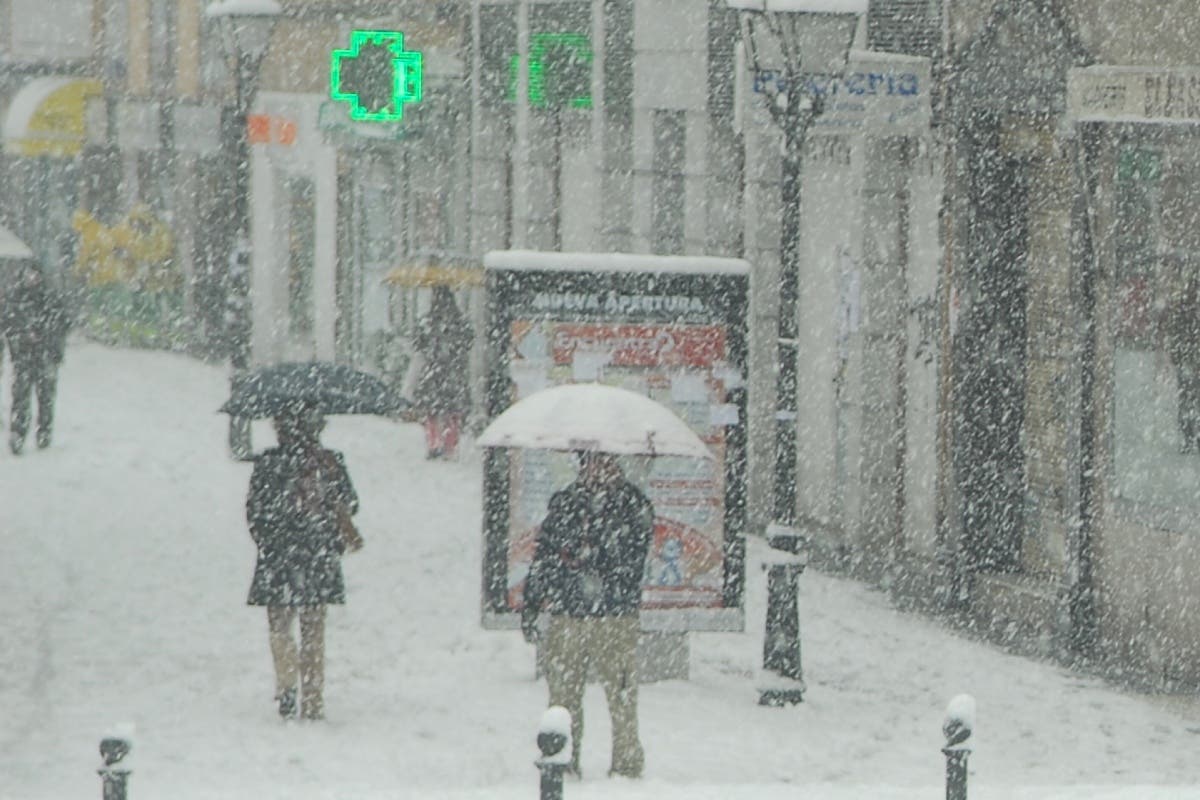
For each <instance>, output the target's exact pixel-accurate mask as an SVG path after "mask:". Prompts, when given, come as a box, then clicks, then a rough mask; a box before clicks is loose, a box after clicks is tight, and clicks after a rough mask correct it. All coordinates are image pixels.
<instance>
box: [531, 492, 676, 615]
mask: <svg viewBox="0 0 1200 800" xmlns="http://www.w3.org/2000/svg"><path fill="white" fill-rule="evenodd" d="M653 536H654V507H653V506H652V505H651V504H650V501H649V500H647V499H646V496H645V495H644V494H642V492H641V491H640V490H639V489H638V488H637V487H636V486H634V485H633V484H632V483H629V482H628V481H626V480H624V479H622V480H620V481H619V482H617V483H615V484H613V485H610V486H606V487H599V488H597V487H590V486H586V485H584V484H582V483H580V482H578V481H577V482H575V483H573V484H571V485H570V486H568V487H567V488H565V489H561V490H559V491H557V492H555V493H554V494H553V495H552V496H551V498H550V503H549V507H548V510H547V513H546V518H545V519H544V520H543V521H542V527H541V531H540V532H539V533H538V537H537V547H536V550H535V551H534V556H533V563H532V565H531V566H530V568H529V578H528V580H527V581H526V583H525V605H526V607H527V608H533V609H539V610H546V611H549V612H551V613H554V614H567V615H569V616H572V617H609V616H625V615H629V614H636V613H637V612H638V607H639V605H640V604H641V599H642V579H643V575H644V574H645V570H646V556H647V554H648V553H649V551H650V543H651V540H652V539H653Z"/></svg>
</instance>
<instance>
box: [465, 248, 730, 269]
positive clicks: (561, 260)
mask: <svg viewBox="0 0 1200 800" xmlns="http://www.w3.org/2000/svg"><path fill="white" fill-rule="evenodd" d="M483 267H484V269H485V270H523V271H530V272H540V271H545V272H643V273H675V274H679V273H685V274H691V275H749V274H750V263H749V262H748V261H746V260H745V259H741V258H717V257H714V256H656V255H642V254H636V253H558V252H550V251H543V250H493V251H491V252H489V253H487V254H485V255H484V257H483Z"/></svg>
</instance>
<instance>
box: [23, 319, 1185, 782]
mask: <svg viewBox="0 0 1200 800" xmlns="http://www.w3.org/2000/svg"><path fill="white" fill-rule="evenodd" d="M225 391H226V373H225V371H224V370H223V369H220V368H217V367H213V366H208V365H203V364H199V363H196V362H194V361H192V360H189V359H187V358H185V357H182V356H178V355H172V354H164V353H155V352H130V351H120V350H112V349H107V348H103V347H100V346H97V345H94V344H89V343H84V342H74V343H73V344H72V347H71V348H70V350H69V352H68V357H67V362H66V364H65V366H64V368H63V371H62V376H61V387H60V397H59V405H58V408H59V423H58V426H57V429H56V437H55V442H54V446H53V447H52V448H51V449H49V450H47V451H37V450H36V449H34V450H32V451H31V452H28V453H27V454H26V455H25V456H22V457H21V458H15V457H13V456H11V455H10V454H9V453H8V451H7V449H3V450H0V520H3V521H2V522H0V526H2V528H0V530H2V533H0V609H2V610H3V615H4V616H3V619H4V621H3V623H0V798H2V799H3V800H10V799H11V800H42V798H45V799H46V800H50V799H51V798H53V800H64V799H65V798H76V799H78V798H86V797H98V796H99V792H100V781H99V778H98V777H97V776H96V774H95V768H96V767H97V766H98V764H99V756H98V753H97V749H96V748H97V744H98V742H99V739H100V738H101V736H102V735H103V734H105V733H106V732H108V731H109V730H111V729H112V728H113V726H114V725H116V724H120V723H132V724H133V725H135V726H136V733H135V738H134V752H133V755H132V756H131V758H130V762H129V763H130V766H131V767H132V769H133V770H134V773H133V776H132V778H131V782H130V790H129V796H130V800H155V799H156V798H171V799H172V800H192V798H213V799H214V800H215V799H216V798H221V799H222V800H239V799H244V800H272V799H273V798H281V799H282V798H289V800H290V799H292V798H335V797H336V798H422V800H436V799H438V798H446V799H447V800H449V799H451V798H453V799H455V800H476V799H477V798H479V799H481V798H496V799H497V800H509V799H510V798H513V799H514V800H515V798H532V797H536V796H537V772H536V769H535V768H534V766H533V759H534V758H535V756H536V748H535V746H534V736H535V734H536V730H537V726H538V722H539V720H540V717H541V712H542V708H543V705H544V702H545V689H544V685H543V684H542V683H540V682H538V681H536V680H535V679H534V674H533V654H532V651H531V649H530V648H529V647H528V646H527V645H525V644H524V643H523V642H522V641H521V638H520V636H519V634H517V633H515V632H491V631H485V630H482V629H481V627H480V625H479V584H480V576H479V572H480V569H479V566H480V533H479V530H480V525H479V518H480V467H479V462H478V458H477V456H476V455H475V454H474V453H471V452H468V453H467V454H466V455H465V456H464V458H463V459H462V460H461V461H459V462H457V463H440V462H435V463H429V462H426V461H425V460H424V458H423V448H422V445H421V440H420V431H419V430H418V428H417V427H416V426H415V425H404V424H397V423H392V422H389V421H386V420H381V419H374V418H336V419H334V420H333V421H332V422H331V424H330V427H329V429H328V431H327V435H326V437H325V438H326V441H327V442H329V443H330V444H332V445H333V446H335V447H338V448H340V449H342V450H343V451H344V452H345V454H346V459H347V461H348V463H349V466H350V469H351V472H352V474H353V477H354V479H355V481H356V484H357V487H358V490H359V494H360V495H361V499H362V511H361V513H360V515H359V521H360V526H361V528H362V530H363V532H364V535H365V536H366V538H367V546H366V549H365V550H364V551H363V552H361V553H358V554H355V555H352V556H349V557H347V559H346V562H345V569H346V575H347V582H348V588H349V603H348V605H346V606H345V607H342V608H337V609H334V610H333V611H332V612H331V614H330V620H329V625H328V669H327V672H328V678H327V690H326V704H327V713H328V720H327V721H326V722H324V723H320V724H297V723H289V724H284V723H281V722H280V720H279V719H278V718H277V716H276V714H275V710H274V707H273V703H272V700H271V692H272V680H271V672H270V670H271V667H270V659H269V656H268V651H267V643H266V620H265V618H264V617H265V615H264V613H263V612H262V610H261V609H257V608H249V607H247V606H246V605H245V594H246V589H247V586H248V581H249V579H250V574H251V571H252V568H253V559H254V551H253V547H252V545H251V543H250V539H249V537H248V535H247V533H246V528H245V523H244V519H243V511H242V509H243V505H242V504H243V499H244V496H245V489H246V482H247V479H248V477H249V466H247V465H245V464H240V463H235V462H232V461H230V460H229V459H228V458H227V457H226V455H225V445H224V436H225V418H224V417H222V416H221V415H219V414H217V413H216V408H217V407H218V406H219V405H220V403H221V401H222V400H223V397H224V393H225ZM8 398H9V394H8V375H7V373H6V374H5V376H4V383H3V388H2V389H0V400H2V402H3V403H4V404H5V406H6V405H7V402H8ZM5 416H7V414H5ZM4 432H5V434H7V425H5V431H4ZM269 440H270V434H269V432H267V429H266V428H265V427H261V428H258V429H256V441H257V443H258V444H259V445H260V446H261V445H262V444H263V443H264V442H268V441H269ZM763 555H764V553H763V551H762V550H761V549H760V548H759V547H758V546H757V545H756V544H752V547H751V560H750V569H749V570H748V580H749V588H748V606H747V618H748V630H747V632H746V633H744V634H706V635H694V636H693V637H692V654H691V679H690V680H688V681H669V682H663V683H657V684H651V685H648V686H645V687H644V688H643V691H642V695H641V714H642V737H643V740H644V744H645V748H646V757H647V767H646V778H645V779H644V780H642V781H640V782H634V781H626V780H610V779H608V778H607V777H605V772H606V768H607V766H608V721H607V715H606V713H605V710H604V704H603V696H602V694H601V693H600V691H599V689H598V688H596V687H592V688H590V689H589V694H588V696H587V699H586V714H587V725H588V729H587V735H586V737H585V741H584V761H583V770H584V779H583V781H582V782H580V783H568V785H567V787H566V796H567V797H568V798H600V797H604V798H618V800H621V799H627V800H641V799H642V798H646V799H647V800H648V799H649V798H655V799H656V800H659V799H660V798H661V799H662V800H671V799H672V798H680V800H683V799H684V798H686V799H687V800H710V799H713V800H715V799H717V798H720V799H721V800H741V799H742V798H745V799H746V800H750V798H754V800H783V798H797V797H804V798H837V799H838V800H841V799H842V798H872V800H875V799H878V798H905V799H907V798H934V797H940V796H943V788H942V786H943V784H942V781H943V770H944V759H943V756H942V754H941V752H940V748H941V745H942V738H941V722H942V716H943V712H944V710H945V707H946V703H947V702H948V701H949V700H950V698H951V697H953V696H954V695H956V694H959V693H961V692H969V693H970V694H972V695H974V697H975V698H976V700H977V702H978V717H977V724H978V729H977V735H976V742H975V752H974V754H973V755H972V756H971V761H970V767H971V797H972V798H973V799H974V798H985V799H986V798H1039V799H1040V798H1072V799H1074V798H1080V799H1081V798H1085V797H1086V798H1101V800H1105V799H1106V798H1150V797H1154V798H1189V797H1191V798H1200V788H1198V784H1200V759H1198V758H1197V757H1196V751H1197V750H1198V749H1200V714H1197V713H1196V712H1194V711H1189V709H1190V708H1193V706H1191V705H1189V704H1187V703H1182V702H1180V703H1172V702H1167V701H1164V698H1161V697H1160V698H1148V697H1142V696H1137V695H1132V694H1128V693H1125V692H1122V691H1119V690H1116V689H1114V688H1111V687H1108V686H1105V685H1103V684H1102V683H1100V682H1099V681H1097V680H1094V679H1091V678H1085V677H1080V676H1078V675H1074V674H1071V673H1069V672H1066V671H1065V670H1062V669H1060V668H1057V667H1054V666H1050V665H1046V664H1041V663H1035V662H1031V661H1028V660H1024V659H1020V658H1016V657H1013V656H1010V655H1007V654H1004V653H1001V652H998V651H996V650H994V649H992V648H989V647H987V646H985V645H982V644H979V643H976V642H972V641H967V640H964V639H962V638H960V637H958V636H956V635H955V634H953V633H951V632H948V631H946V630H943V629H941V628H940V627H938V626H937V625H935V624H934V623H933V622H931V621H929V620H926V619H924V618H922V617H919V616H913V615H906V614H902V613H899V612H897V611H895V610H893V609H892V608H891V607H890V606H889V603H888V602H887V600H886V598H885V597H883V596H882V595H880V594H878V593H876V592H873V591H871V590H869V589H867V588H865V587H863V586H861V585H859V584H856V583H854V582H851V581H846V580H842V579H838V578H833V577H827V576H822V575H819V574H814V573H811V572H810V573H807V574H805V575H804V576H803V578H802V579H801V602H802V614H803V628H804V633H803V637H804V659H805V662H804V663H805V671H806V678H807V680H808V686H809V692H808V695H807V698H806V702H804V703H803V704H802V705H800V706H796V707H791V708H786V709H773V708H763V707H760V706H758V705H757V704H756V702H755V701H756V692H755V684H754V674H755V671H756V667H757V665H758V662H759V659H760V658H761V645H762V611H763V609H762V602H763V595H764V587H763V575H762V571H761V570H760V569H759V568H758V567H757V564H758V563H759V562H760V561H761V558H762V556H763Z"/></svg>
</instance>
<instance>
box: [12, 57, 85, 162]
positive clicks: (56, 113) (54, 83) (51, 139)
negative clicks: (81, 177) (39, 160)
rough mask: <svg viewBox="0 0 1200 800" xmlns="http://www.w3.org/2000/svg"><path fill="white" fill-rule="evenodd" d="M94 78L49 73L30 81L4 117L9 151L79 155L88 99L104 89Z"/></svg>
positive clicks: (63, 155) (32, 154) (20, 91)
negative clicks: (52, 75) (48, 75)
mask: <svg viewBox="0 0 1200 800" xmlns="http://www.w3.org/2000/svg"><path fill="white" fill-rule="evenodd" d="M103 90H104V89H103V86H102V85H101V83H100V81H98V80H94V79H91V78H67V77H45V78H34V79H33V80H31V81H29V82H28V83H26V84H25V85H24V86H22V87H21V89H20V90H19V91H18V92H17V93H16V95H15V96H14V97H13V99H12V102H11V103H10V104H9V106H8V113H7V114H6V115H5V117H4V149H5V152H8V153H12V154H14V155H18V156H56V157H58V158H70V157H72V156H75V155H78V154H79V151H80V150H81V149H82V148H83V142H84V138H85V136H86V135H87V128H86V118H87V117H86V109H87V99H88V98H89V97H92V96H94V95H98V94H101V93H102V92H103Z"/></svg>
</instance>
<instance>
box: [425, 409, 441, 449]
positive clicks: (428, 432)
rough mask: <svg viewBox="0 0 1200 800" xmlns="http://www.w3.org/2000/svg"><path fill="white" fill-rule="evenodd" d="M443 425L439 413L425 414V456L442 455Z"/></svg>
mask: <svg viewBox="0 0 1200 800" xmlns="http://www.w3.org/2000/svg"><path fill="white" fill-rule="evenodd" d="M441 438H442V437H441V427H440V426H439V424H438V418H437V414H427V415H426V416H425V457H426V458H437V457H438V456H440V455H441Z"/></svg>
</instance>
